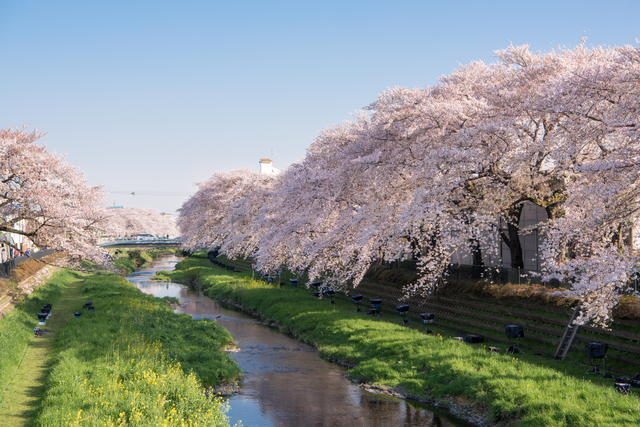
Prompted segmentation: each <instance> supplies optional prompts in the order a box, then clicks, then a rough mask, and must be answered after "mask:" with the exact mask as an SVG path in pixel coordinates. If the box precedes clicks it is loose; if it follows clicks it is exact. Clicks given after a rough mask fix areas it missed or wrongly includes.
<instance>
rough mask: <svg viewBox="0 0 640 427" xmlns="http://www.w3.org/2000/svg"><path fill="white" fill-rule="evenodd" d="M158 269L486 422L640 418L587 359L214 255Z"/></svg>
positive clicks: (411, 393) (412, 394)
mask: <svg viewBox="0 0 640 427" xmlns="http://www.w3.org/2000/svg"><path fill="white" fill-rule="evenodd" d="M159 277H160V278H163V277H164V278H167V279H169V278H170V279H171V280H176V279H182V280H192V281H196V282H197V283H198V284H199V285H200V286H201V287H202V289H203V291H204V293H205V294H207V295H209V296H211V297H214V298H226V299H228V300H231V301H234V302H235V303H236V304H239V305H240V306H242V307H243V308H244V309H245V310H246V311H249V312H253V313H255V314H257V315H259V316H260V317H261V318H262V319H263V320H264V321H265V322H266V323H274V322H276V323H277V324H279V325H280V328H281V329H282V330H283V331H284V332H287V333H291V334H293V335H295V336H297V337H298V338H299V339H300V340H302V341H303V342H306V343H309V344H311V345H313V346H315V347H316V348H318V350H319V351H320V354H321V356H322V357H325V358H328V359H334V360H336V361H340V362H342V363H344V364H345V365H347V366H353V368H352V369H351V370H350V371H349V375H350V376H351V377H352V378H353V379H354V380H356V381H360V382H362V383H364V384H368V385H369V386H372V387H378V388H380V389H381V390H385V389H386V390H392V391H393V392H394V393H400V394H402V395H403V396H405V397H409V398H413V399H416V400H421V401H427V402H432V403H435V404H437V405H440V406H445V407H449V408H450V409H451V410H452V411H453V412H454V413H456V414H457V415H458V416H461V417H463V418H471V419H472V421H474V422H476V423H477V424H482V423H483V422H486V423H491V424H492V425H522V426H562V425H565V426H570V425H580V426H590V425H593V426H603V425H611V426H623V425H635V424H637V423H638V422H640V414H638V410H637V408H638V405H639V404H640V400H639V399H638V397H637V395H636V394H631V395H628V396H624V395H621V394H619V393H617V392H616V391H615V390H614V389H613V387H612V383H611V380H604V379H603V378H602V377H601V376H586V375H585V371H584V368H581V367H577V366H573V365H568V364H562V363H558V362H553V361H549V360H543V359H540V358H538V359H540V360H536V359H534V356H531V355H516V356H518V357H515V356H512V355H505V354H495V353H490V352H489V351H488V349H487V348H485V347H483V346H482V344H480V345H468V344H464V343H461V342H458V341H456V340H453V339H450V338H449V337H446V336H443V335H436V336H427V335H425V334H422V333H420V332H419V331H417V330H414V329H410V328H407V327H404V326H401V325H398V324H394V323H391V322H386V321H383V320H381V319H377V318H370V317H367V316H364V315H363V314H357V313H354V312H353V309H352V307H351V306H350V304H347V303H343V302H340V301H338V302H337V303H336V304H334V305H330V304H328V303H327V301H326V300H325V301H319V300H317V299H316V298H313V297H312V296H311V295H310V291H307V290H304V289H300V290H297V291H295V292H292V291H291V288H290V287H287V288H286V289H285V288H282V289H278V288H277V287H274V286H272V285H270V284H267V283H265V282H263V281H255V280H251V278H250V277H248V276H247V275H240V274H238V273H229V272H228V271H226V270H223V269H220V268H217V267H215V266H213V265H212V264H211V263H210V262H209V261H208V260H206V259H198V258H189V259H186V260H184V261H182V262H181V263H179V264H178V265H177V267H176V271H175V272H165V273H162V274H161V275H159ZM394 320H395V319H394ZM480 418H482V419H484V420H485V421H479V419H480Z"/></svg>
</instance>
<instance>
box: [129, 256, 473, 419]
mask: <svg viewBox="0 0 640 427" xmlns="http://www.w3.org/2000/svg"><path fill="white" fill-rule="evenodd" d="M176 262H177V259H176V258H168V259H164V260H162V261H161V262H156V263H154V264H153V265H152V266H151V267H149V268H147V269H144V270H142V271H140V272H137V273H138V274H134V275H131V276H130V277H129V278H128V280H129V281H131V282H135V283H136V285H137V286H138V287H139V288H140V289H141V290H142V291H143V292H146V293H149V294H153V295H155V296H158V297H164V296H169V297H176V298H178V299H180V301H181V306H180V308H179V309H178V310H177V311H179V312H182V313H188V314H190V315H192V316H193V317H194V318H209V319H214V320H215V321H217V322H218V323H219V324H220V325H221V326H223V327H225V328H226V329H228V330H229V331H230V332H231V333H232V334H233V336H234V338H235V340H236V343H237V344H238V346H239V347H240V351H238V352H235V353H231V354H230V355H231V357H232V358H233V359H234V360H235V361H236V362H237V363H238V365H239V366H240V368H242V370H243V371H244V373H245V376H244V381H243V385H242V392H241V393H240V394H239V395H237V396H234V397H231V398H230V399H229V404H230V406H231V409H230V411H229V413H228V415H229V417H230V418H231V424H232V425H233V423H235V422H237V421H240V420H242V423H243V425H244V426H245V427H253V426H267V427H270V426H278V427H280V426H284V427H287V426H295V427H299V426H336V427H342V426H344V427H348V426H370V427H378V426H379V427H383V426H405V427H413V426H433V427H446V426H469V425H470V424H469V423H466V422H464V421H460V420H456V419H454V418H452V417H451V416H450V415H449V414H447V413H442V412H440V411H438V410H436V409H435V408H432V407H430V406H428V405H420V404H411V405H408V404H407V403H406V402H405V401H403V400H401V399H396V398H391V397H387V396H382V395H375V394H371V393H368V392H366V391H363V390H362V389H360V388H358V387H357V386H356V385H354V384H353V383H351V382H349V381H348V380H346V379H345V376H344V370H343V369H342V368H341V367H339V366H337V365H335V364H331V363H329V362H326V361H324V360H322V359H320V358H319V357H318V354H317V352H316V350H315V349H313V348H312V347H310V346H307V345H305V344H302V343H300V342H299V341H297V340H295V339H291V338H289V337H288V336H286V335H284V334H282V333H280V332H278V331H277V330H274V329H271V328H269V327H267V326H264V325H261V324H259V323H258V322H257V321H256V319H254V318H252V317H249V316H247V315H244V314H243V313H241V312H239V311H235V310H231V309H228V308H225V307H224V306H222V305H220V304H218V303H217V302H215V301H213V300H211V299H209V298H207V297H205V296H204V295H202V293H200V292H198V291H196V290H194V289H191V288H189V287H187V286H183V285H180V284H176V283H163V282H160V283H159V282H151V281H149V280H148V279H149V275H150V274H153V273H155V271H160V270H172V269H173V268H174V267H175V263H176Z"/></svg>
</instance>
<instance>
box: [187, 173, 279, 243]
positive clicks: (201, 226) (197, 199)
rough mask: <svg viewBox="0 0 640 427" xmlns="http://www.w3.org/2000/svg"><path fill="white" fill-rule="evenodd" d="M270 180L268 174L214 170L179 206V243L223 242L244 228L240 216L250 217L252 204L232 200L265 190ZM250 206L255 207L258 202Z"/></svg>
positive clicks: (243, 221) (270, 183) (271, 181)
mask: <svg viewBox="0 0 640 427" xmlns="http://www.w3.org/2000/svg"><path fill="white" fill-rule="evenodd" d="M273 181H274V176H272V175H266V174H258V173H253V172H251V171H249V170H248V169H238V170H234V171H231V172H216V173H214V174H213V176H212V177H211V178H210V179H209V180H207V181H205V182H202V183H199V184H198V186H199V189H198V191H197V192H196V194H195V195H193V196H192V197H191V198H189V199H188V200H187V201H186V202H185V203H184V204H183V205H182V207H181V208H180V210H179V212H180V217H179V218H178V223H177V225H178V228H179V229H180V232H181V233H182V243H183V246H185V247H186V248H188V249H190V250H198V249H203V248H212V247H216V246H220V245H222V244H224V242H225V239H226V238H227V237H229V236H233V235H234V233H242V232H244V231H245V229H244V228H243V229H242V230H241V229H240V225H241V224H240V223H245V224H246V223H247V222H248V220H246V219H241V218H240V217H241V216H245V215H249V217H251V214H250V213H251V212H253V211H252V207H251V206H250V205H249V204H241V205H234V203H235V202H236V201H238V200H240V199H243V198H244V197H247V196H249V195H251V194H253V193H254V192H256V191H260V190H265V191H266V190H268V189H269V188H270V187H271V185H272V184H273ZM240 203H243V202H240ZM254 207H255V208H259V207H260V204H259V203H258V204H257V205H255V206H254ZM234 215H235V216H234Z"/></svg>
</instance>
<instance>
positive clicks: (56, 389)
mask: <svg viewBox="0 0 640 427" xmlns="http://www.w3.org/2000/svg"><path fill="white" fill-rule="evenodd" d="M87 301H92V303H93V306H94V307H95V309H94V311H93V312H89V311H88V310H85V309H84V308H83V307H84V304H85V302H87ZM47 302H50V303H52V304H53V313H54V315H53V316H52V319H51V320H49V321H47V326H46V328H52V329H51V332H52V333H51V334H47V335H44V336H42V337H40V338H34V335H33V332H32V330H31V329H32V328H33V327H35V326H37V319H35V315H34V314H33V313H35V312H37V311H39V307H41V306H42V305H43V304H45V303H47ZM74 312H79V313H82V314H81V316H80V317H79V318H75V316H74V314H73V313H74ZM45 339H49V340H50V341H51V342H50V348H49V350H48V352H47V354H46V356H42V354H40V356H39V357H40V358H42V359H44V360H45V362H46V363H47V365H48V366H49V367H50V368H49V370H48V372H47V374H46V379H42V378H41V379H40V380H39V382H40V383H38V380H34V381H35V382H34V383H30V384H16V382H15V380H14V382H11V378H12V377H15V378H20V374H19V372H20V370H21V369H23V365H24V362H22V363H23V365H20V363H21V361H22V360H27V359H29V358H30V354H31V352H33V351H34V350H35V346H34V344H38V345H40V347H42V345H41V344H43V343H44V342H45ZM0 340H1V341H0V342H1V343H8V342H11V343H12V344H13V343H14V342H17V343H22V342H24V344H22V345H21V346H19V348H18V346H13V345H12V346H8V345H2V346H0V349H1V352H2V354H1V356H2V357H1V358H0V364H1V366H0V373H1V374H2V376H1V377H0V380H2V383H1V385H2V387H3V390H5V392H4V393H3V398H4V403H6V402H7V401H10V400H11V399H12V398H13V396H14V395H13V394H12V393H17V392H18V390H17V389H18V388H19V387H17V386H24V387H27V388H28V389H29V390H30V393H32V394H35V395H36V396H35V397H36V399H35V401H34V402H31V403H29V405H30V407H29V408H28V409H29V410H28V411H27V412H25V411H21V412H19V413H17V415H16V413H15V412H16V409H17V408H16V407H15V406H14V407H7V405H5V404H4V403H0V414H3V416H2V417H0V420H1V421H0V425H11V426H13V425H15V426H18V425H36V426H67V425H77V424H82V425H139V426H155V425H158V426H160V425H172V426H180V425H202V426H205V425H206V426H209V425H214V426H228V422H227V420H226V417H225V415H224V414H225V412H226V404H225V403H224V402H223V401H222V400H220V399H219V398H214V399H211V398H207V397H206V394H205V387H209V386H220V385H223V384H233V383H235V382H236V381H237V379H238V378H239V376H240V374H241V372H240V370H239V368H238V367H237V365H236V364H235V362H233V361H232V360H231V359H230V358H229V357H228V355H227V354H226V353H225V352H224V351H223V350H224V349H225V348H229V347H233V346H234V344H233V340H232V336H231V335H230V334H229V333H228V332H227V331H226V330H225V329H223V328H220V327H218V326H217V325H215V323H214V322H211V321H207V320H193V319H192V318H191V317H190V316H188V315H180V314H175V313H173V310H172V309H171V307H170V306H169V304H167V303H166V302H165V301H164V300H162V299H159V298H154V297H151V296H149V295H146V294H144V293H142V292H140V291H139V290H138V289H136V288H135V286H133V285H131V284H130V283H128V282H127V281H126V280H124V279H123V278H122V277H120V276H117V275H113V274H102V275H88V276H86V277H83V276H80V275H79V274H78V273H75V272H69V271H66V270H65V271H63V272H61V273H58V274H56V275H55V276H54V277H53V278H52V280H50V281H49V282H48V283H47V284H46V285H44V286H41V287H40V288H38V289H37V290H36V291H35V292H34V293H33V294H32V295H31V296H30V297H29V298H27V299H26V300H25V301H24V302H23V303H21V304H20V305H19V306H18V307H17V308H16V309H15V310H13V311H12V312H11V313H10V315H8V316H7V317H6V318H5V319H2V320H1V321H0ZM25 347H26V350H25ZM5 353H7V354H5ZM7 361H10V363H8V362H7ZM19 366H20V367H19ZM40 386H41V387H40ZM39 387H40V388H39ZM10 414H13V415H14V416H12V417H10V416H8V415H10ZM9 419H11V420H13V421H12V422H11V423H10V424H7V423H6V422H8V421H7V420H9ZM3 422H4V424H3Z"/></svg>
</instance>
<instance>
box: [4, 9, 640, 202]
mask: <svg viewBox="0 0 640 427" xmlns="http://www.w3.org/2000/svg"><path fill="white" fill-rule="evenodd" d="M639 17H640V1H637V0H634V1H616V0H610V1H607V2H604V1H535V2H534V1H530V2H521V1H501V2H497V1H493V2H492V1H484V2H483V1H455V2H443V1H442V2H436V1H394V2H390V1H370V0H369V1H346V0H344V1H316V2H310V1H291V2H282V1H273V0H272V1H261V2H258V1H254V2H248V1H224V2H222V1H188V0H183V1H180V2H177V1H171V2H169V1H159V0H155V1H135V0H128V1H115V0H111V1H102V2H98V1H86V0H85V1H63V0H59V1H58V0H57V1H30V0H15V1H8V0H0V55H1V56H2V59H1V60H0V61H1V65H0V82H1V83H0V84H1V90H0V127H4V128H6V127H11V126H14V125H16V126H19V127H20V126H22V124H30V125H31V128H38V129H40V130H43V131H46V132H48V135H47V136H46V137H45V138H44V142H45V143H46V144H47V147H48V148H49V149H51V150H53V151H56V152H57V153H66V154H67V161H68V162H70V163H71V164H73V165H76V166H79V167H81V169H82V170H83V171H84V172H85V174H86V175H87V177H88V179H89V181H90V182H91V183H92V184H104V185H105V190H106V191H113V192H114V193H112V194H111V195H110V196H109V204H112V203H116V204H118V205H126V206H140V207H150V208H155V209H158V210H161V211H169V212H173V211H175V210H176V209H178V208H179V207H180V206H181V205H182V202H183V201H184V200H185V199H186V198H187V197H188V196H189V194H192V193H193V192H194V191H195V189H196V187H195V186H194V184H193V183H194V182H197V181H204V180H206V179H207V178H208V177H209V176H211V174H212V173H213V172H215V171H219V170H226V171H228V170H231V169H237V168H241V167H246V168H250V169H251V170H254V171H256V172H257V171H258V161H259V159H260V158H264V157H271V156H272V150H274V155H273V159H274V164H275V166H277V167H280V168H282V169H284V168H286V167H287V166H288V165H290V164H291V163H293V162H295V161H298V160H299V159H300V158H301V157H304V155H305V150H306V147H307V146H308V145H309V144H310V143H311V142H312V141H313V139H314V137H315V136H316V135H317V133H318V131H320V130H322V129H324V128H327V127H329V126H331V125H333V124H338V123H340V122H342V121H343V120H348V119H349V117H350V116H349V114H350V113H352V112H354V111H356V110H359V109H362V108H363V107H365V106H367V105H368V104H369V103H371V102H372V101H374V100H375V98H376V95H377V94H378V93H380V92H382V91H384V90H385V89H386V88H387V87H393V86H407V87H416V86H423V87H424V86H429V85H434V84H436V83H437V78H438V77H439V76H442V75H444V74H449V73H451V72H452V71H453V70H454V68H456V67H457V65H458V64H467V63H469V62H471V61H473V60H482V61H486V62H492V61H493V58H492V55H493V51H494V50H496V49H500V48H504V47H507V46H508V45H509V44H510V43H513V44H522V43H528V44H530V45H531V47H532V49H534V50H545V51H546V50H550V49H553V48H557V47H558V46H567V47H571V46H574V45H576V44H577V43H579V42H580V40H581V38H582V37H584V36H588V42H587V44H589V45H603V46H616V45H617V46H620V45H625V44H635V43H636V38H640V18H639ZM131 192H136V193H137V194H136V195H134V196H132V195H126V194H124V193H131Z"/></svg>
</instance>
